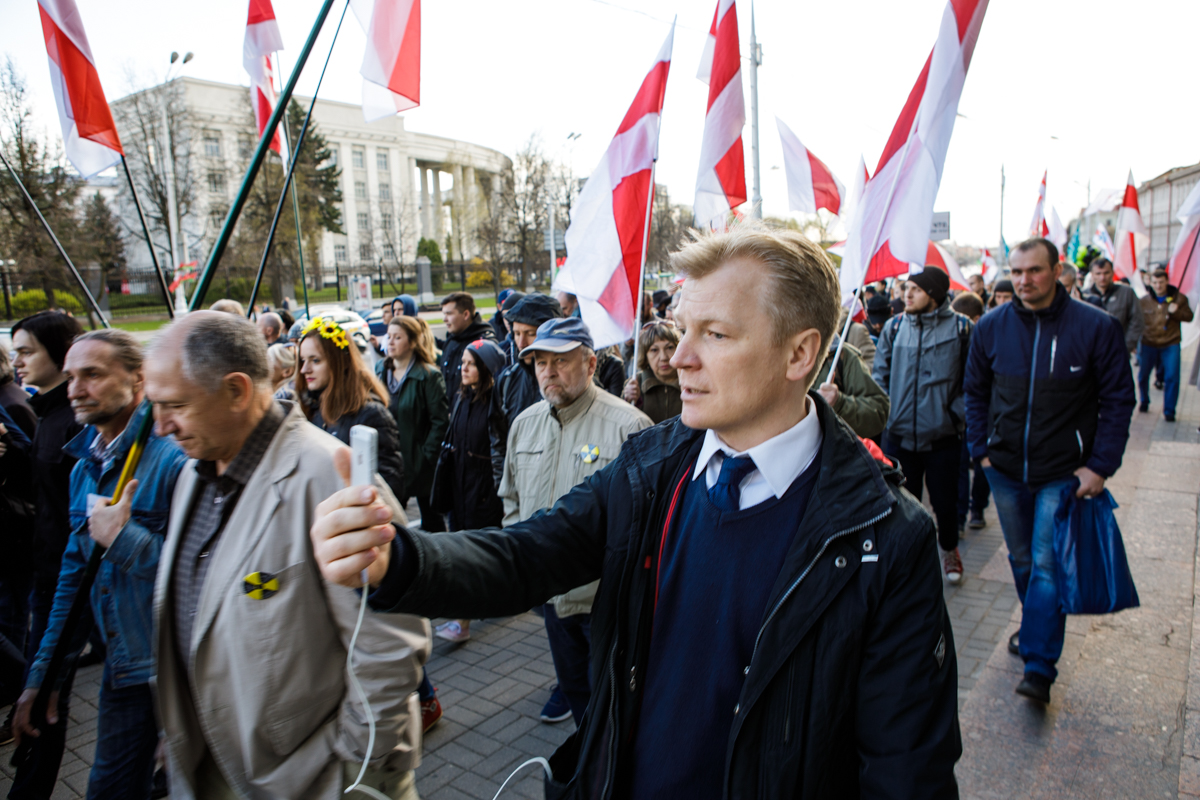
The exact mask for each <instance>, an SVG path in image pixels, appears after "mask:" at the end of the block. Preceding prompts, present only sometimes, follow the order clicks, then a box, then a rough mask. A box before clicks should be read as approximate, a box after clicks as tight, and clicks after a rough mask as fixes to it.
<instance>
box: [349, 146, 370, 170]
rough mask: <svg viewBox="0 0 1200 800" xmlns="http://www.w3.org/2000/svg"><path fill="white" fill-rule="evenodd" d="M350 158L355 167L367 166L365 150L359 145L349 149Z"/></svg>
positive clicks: (362, 167) (363, 167)
mask: <svg viewBox="0 0 1200 800" xmlns="http://www.w3.org/2000/svg"><path fill="white" fill-rule="evenodd" d="M350 159H351V162H352V163H353V164H354V168H355V169H366V168H367V151H366V150H364V149H362V148H361V147H355V148H354V149H353V150H351V151H350Z"/></svg>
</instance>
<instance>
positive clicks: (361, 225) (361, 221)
mask: <svg viewBox="0 0 1200 800" xmlns="http://www.w3.org/2000/svg"><path fill="white" fill-rule="evenodd" d="M358 229H359V230H360V231H369V230H371V218H370V217H368V216H367V212H365V211H360V212H358Z"/></svg>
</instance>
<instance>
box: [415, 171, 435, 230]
mask: <svg viewBox="0 0 1200 800" xmlns="http://www.w3.org/2000/svg"><path fill="white" fill-rule="evenodd" d="M417 166H419V167H420V169H421V209H420V211H421V238H422V239H432V238H434V237H433V235H432V233H433V217H432V216H431V215H430V213H429V175H428V174H427V173H428V170H427V169H426V167H425V165H424V164H418V165H417Z"/></svg>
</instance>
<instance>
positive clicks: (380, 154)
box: [375, 150, 388, 172]
mask: <svg viewBox="0 0 1200 800" xmlns="http://www.w3.org/2000/svg"><path fill="white" fill-rule="evenodd" d="M375 168H376V169H377V170H379V171H380V172H387V171H388V155H387V150H376V151H375Z"/></svg>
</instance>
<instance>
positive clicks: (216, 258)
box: [188, 0, 333, 311]
mask: <svg viewBox="0 0 1200 800" xmlns="http://www.w3.org/2000/svg"><path fill="white" fill-rule="evenodd" d="M332 8H333V0H324V2H323V3H322V4H321V10H320V11H319V12H318V13H317V20H316V22H314V23H313V27H312V30H311V31H309V34H308V39H307V41H305V42H304V48H303V49H302V50H301V51H300V57H299V58H298V59H297V60H296V69H295V70H293V71H292V76H291V78H289V79H288V82H287V85H286V86H285V87H284V88H283V94H281V95H280V97H279V102H278V103H277V104H276V106H275V110H274V111H273V112H272V113H271V118H270V119H268V120H267V127H266V128H265V129H264V130H263V134H262V136H261V137H259V140H258V147H257V148H256V149H255V151H254V155H253V156H252V157H251V159H250V166H249V167H247V169H246V175H245V177H244V178H242V185H241V186H240V187H239V188H238V193H237V196H236V197H235V198H234V200H233V204H232V205H231V206H230V207H229V213H228V214H226V215H225V222H224V224H223V225H222V226H221V232H220V233H219V234H217V240H216V242H214V243H213V248H212V250H211V251H210V252H209V254H208V261H207V262H206V263H205V265H204V270H203V271H202V272H201V273H200V278H199V279H198V280H197V281H196V289H195V290H194V291H193V292H192V301H191V303H190V304H189V306H188V308H189V310H191V311H195V310H197V309H199V308H200V307H201V305H202V304H203V303H204V296H205V295H206V294H208V287H209V284H211V283H212V279H213V274H214V273H215V272H216V268H217V264H218V263H219V262H220V261H221V256H223V255H224V254H225V248H226V247H227V246H228V245H229V239H230V238H231V237H232V236H233V228H234V226H235V225H236V224H237V220H238V217H239V216H241V213H242V208H243V207H244V206H245V205H246V200H247V199H248V198H249V196H250V187H251V186H253V185H254V178H255V176H257V175H258V169H259V167H261V166H262V162H263V160H264V159H265V158H266V157H267V151H268V150H269V149H270V147H271V139H273V138H274V137H275V129H276V128H277V127H278V126H279V120H280V119H282V118H283V114H284V111H286V110H287V104H288V101H289V100H291V99H292V92H293V91H295V89H296V81H297V80H298V79H299V77H300V73H301V72H302V71H303V70H304V64H305V62H307V61H308V56H309V54H310V53H311V52H312V49H313V46H314V45H315V44H316V42H317V37H318V36H319V35H320V33H321V28H322V27H323V26H324V25H325V19H326V18H327V17H328V16H329V11H330V9H332Z"/></svg>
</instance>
